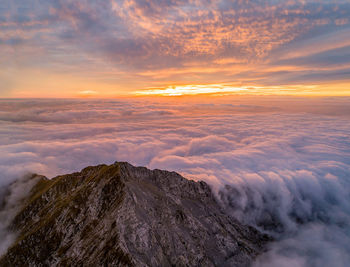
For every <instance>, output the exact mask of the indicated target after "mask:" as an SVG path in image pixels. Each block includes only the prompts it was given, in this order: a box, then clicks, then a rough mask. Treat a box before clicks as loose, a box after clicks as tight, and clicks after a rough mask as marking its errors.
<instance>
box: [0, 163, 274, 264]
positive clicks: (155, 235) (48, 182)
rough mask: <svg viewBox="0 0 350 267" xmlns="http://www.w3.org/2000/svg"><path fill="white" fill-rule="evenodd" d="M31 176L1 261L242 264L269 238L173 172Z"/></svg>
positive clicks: (127, 168)
mask: <svg viewBox="0 0 350 267" xmlns="http://www.w3.org/2000/svg"><path fill="white" fill-rule="evenodd" d="M36 178H37V179H38V182H37V183H36V184H35V185H34V187H33V188H32V190H31V192H30V194H29V196H28V197H27V199H26V200H25V204H24V205H23V207H22V209H21V210H20V211H19V212H18V213H17V215H16V216H15V218H14V220H13V222H12V224H11V230H12V231H14V232H17V233H18V236H17V239H16V241H15V243H14V244H13V245H12V246H11V247H10V248H9V249H8V251H7V253H5V254H4V255H3V256H2V257H1V258H0V265H1V266H2V265H9V266H13V265H24V266H26V265H27V266H29V265H30V266H67V265H68V266H69V265H81V266H96V265H111V266H247V265H249V264H250V263H251V262H252V260H253V259H254V258H255V257H256V256H257V255H258V254H260V253H261V252H262V251H263V250H264V248H265V246H266V244H267V242H269V241H270V240H271V239H270V237H268V236H266V235H264V234H262V233H260V232H258V231H257V230H256V229H254V228H252V227H250V226H245V225H242V224H240V223H239V222H238V221H237V220H235V219H234V218H232V217H230V216H228V215H227V214H225V213H224V212H223V210H222V209H221V208H220V206H219V204H218V202H217V201H216V199H215V197H214V195H213V193H212V191H211V189H210V187H209V186H208V185H207V184H206V183H205V182H195V181H192V180H187V179H186V178H184V177H182V176H181V175H179V174H178V173H176V172H168V171H163V170H157V169H156V170H149V169H147V168H145V167H134V166H132V165H131V164H129V163H127V162H115V163H114V164H112V165H98V166H89V167H86V168H84V169H83V170H82V171H81V172H75V173H72V174H67V175H60V176H57V177H55V178H53V179H47V178H46V177H43V176H36Z"/></svg>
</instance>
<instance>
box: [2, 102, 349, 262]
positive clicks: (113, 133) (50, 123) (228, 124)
mask: <svg viewBox="0 0 350 267" xmlns="http://www.w3.org/2000/svg"><path fill="white" fill-rule="evenodd" d="M349 101H350V100H349V99H348V98H324V99H302V98H296V99H293V98H280V97H279V98H277V97H268V98H266V97H265V98H264V97H260V98H259V99H258V100H257V99H256V98H239V97H236V98H231V99H230V98H227V97H225V98H213V99H211V100H210V101H209V100H207V101H205V99H199V100H198V99H197V98H196V99H191V98H189V99H187V100H184V101H182V100H181V99H180V100H173V101H172V102H167V100H164V99H163V100H162V99H161V100H150V99H147V98H138V99H136V100H135V99H134V100H127V99H124V100H86V101H83V100H1V105H0V155H1V157H0V173H1V177H0V178H1V180H0V183H1V185H2V188H5V185H8V184H9V183H10V182H12V181H13V180H15V179H16V178H18V177H21V176H22V175H24V174H26V173H28V172H35V173H40V174H43V175H46V176H49V177H52V176H55V175H58V174H63V173H68V172H73V171H78V170H80V169H82V168H84V167H86V166H87V165H95V164H99V163H112V162H114V161H116V160H117V161H128V162H130V163H132V164H135V165H143V166H147V167H150V168H162V169H167V170H175V171H178V172H180V173H181V174H183V175H184V176H185V177H188V178H192V179H196V180H199V179H200V180H205V181H207V182H208V183H209V184H211V185H212V187H213V189H214V191H215V192H216V193H217V195H218V198H219V199H220V200H221V201H222V203H223V205H224V207H225V208H226V209H227V210H228V212H230V213H232V214H233V215H235V216H236V217H237V218H239V219H240V220H242V221H243V222H246V223H249V224H252V225H255V226H257V227H259V228H260V229H261V230H263V231H266V232H268V233H270V234H272V235H273V236H274V237H275V238H276V240H277V241H276V243H274V244H272V245H271V247H270V250H269V251H268V252H267V253H266V254H264V255H262V256H261V257H260V258H259V259H258V260H257V262H256V265H257V266H322V264H325V263H327V264H326V265H328V263H332V265H333V266H346V264H347V262H349V260H350V259H349V255H350V246H349V244H350V242H349V241H350V236H349V229H350V225H349V222H350V204H349V203H350V201H349V198H350V189H349V188H350V178H349V175H350V140H349V136H350V126H349V125H350V123H349V122H350V117H349V115H348V114H350V112H349V106H350V105H349Z"/></svg>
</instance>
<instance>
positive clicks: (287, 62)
mask: <svg viewBox="0 0 350 267" xmlns="http://www.w3.org/2000/svg"><path fill="white" fill-rule="evenodd" d="M349 18H350V2H349V1H348V0H346V1H341V0H339V1H331V0H324V1H322V0H320V1H306V0H300V1H298V0H295V1H277V0H270V1H260V0H255V1H244V0H239V1H225V0H189V1H188V0H186V1H183V0H143V1H141V0H103V1H100V0H95V1H90V0H75V1H71V0H16V1H14V0H1V2H0V97H117V96H125V95H128V96H130V95H131V96H133V95H135V96H139V95H183V94H185V95H186V94H190V95H195V94H203V93H204V94H219V95H220V94H239V95H242V94H243V95H244V94H253V95H270V94H277V95H315V96H318V95H328V96H340V95H347V96H349V95H350V19H349Z"/></svg>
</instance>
